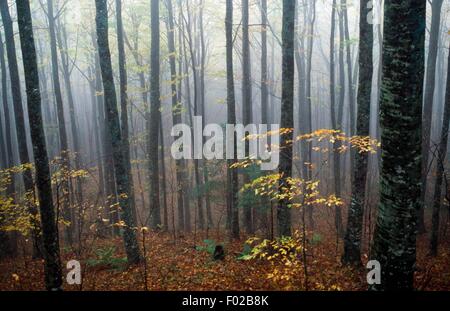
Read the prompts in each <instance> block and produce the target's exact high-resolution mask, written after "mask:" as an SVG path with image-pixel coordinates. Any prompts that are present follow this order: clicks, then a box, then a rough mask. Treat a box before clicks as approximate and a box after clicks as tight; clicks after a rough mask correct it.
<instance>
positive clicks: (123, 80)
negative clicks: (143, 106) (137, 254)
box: [116, 0, 137, 223]
mask: <svg viewBox="0 0 450 311" xmlns="http://www.w3.org/2000/svg"><path fill="white" fill-rule="evenodd" d="M116 19H117V48H118V50H119V53H118V54H119V80H120V108H121V109H120V119H121V131H122V141H123V144H124V146H123V148H124V156H125V162H126V165H127V166H126V173H127V174H128V180H129V183H130V194H129V195H130V208H131V210H132V212H133V218H134V222H135V223H136V222H137V216H136V205H135V200H134V182H133V173H132V170H131V156H130V134H129V129H128V78H127V70H126V66H127V63H126V57H125V44H124V40H123V36H124V35H123V23H122V0H116Z"/></svg>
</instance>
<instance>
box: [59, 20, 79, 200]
mask: <svg viewBox="0 0 450 311" xmlns="http://www.w3.org/2000/svg"><path fill="white" fill-rule="evenodd" d="M58 24H59V25H58V27H57V28H56V29H55V30H56V39H57V42H58V45H59V53H60V57H61V64H62V73H63V78H64V85H65V88H66V92H67V102H68V104H69V116H70V128H71V132H72V140H73V147H74V152H75V153H76V154H75V168H76V169H81V167H82V165H81V162H82V159H81V150H80V142H79V141H80V139H79V137H78V135H79V131H78V126H77V121H76V118H75V106H74V99H73V92H72V83H71V80H70V79H71V77H70V76H71V71H70V68H69V55H68V52H67V51H68V45H67V34H66V29H65V26H64V25H62V24H61V22H60V19H58ZM76 187H77V200H78V204H80V205H81V204H82V203H83V189H82V179H81V178H77V184H76Z"/></svg>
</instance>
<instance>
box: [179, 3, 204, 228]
mask: <svg viewBox="0 0 450 311" xmlns="http://www.w3.org/2000/svg"><path fill="white" fill-rule="evenodd" d="M186 7H188V8H189V1H188V0H186ZM180 10H181V15H182V18H183V20H184V25H185V26H186V28H185V29H183V31H186V32H187V39H188V40H187V41H188V45H189V54H190V59H191V67H192V78H193V80H194V81H193V82H194V83H193V84H194V85H193V88H194V116H198V108H199V101H198V90H199V87H198V72H197V62H196V58H195V51H194V42H193V41H194V40H193V36H192V29H191V27H192V22H191V13H190V11H189V10H188V12H187V18H186V17H185V16H184V14H183V7H182V5H181V2H180ZM184 54H185V57H186V53H184ZM187 65H188V61H187V58H186V66H187ZM186 71H188V70H186ZM187 81H189V79H187ZM187 87H188V90H190V86H189V83H188V84H187ZM187 95H188V98H190V92H189V93H188V94H187ZM188 102H189V105H188V110H189V113H191V104H190V99H189V101H188ZM191 117H192V115H191ZM202 125H203V124H202ZM192 126H193V125H192V118H191V128H192ZM192 135H194V134H193V133H192ZM192 138H193V136H192ZM199 169H200V164H199V160H198V159H194V175H195V184H196V186H197V213H196V215H198V224H199V228H200V229H203V228H204V225H205V216H204V213H203V196H202V194H201V187H202V178H201V175H200V171H199ZM195 225H197V222H196V223H195Z"/></svg>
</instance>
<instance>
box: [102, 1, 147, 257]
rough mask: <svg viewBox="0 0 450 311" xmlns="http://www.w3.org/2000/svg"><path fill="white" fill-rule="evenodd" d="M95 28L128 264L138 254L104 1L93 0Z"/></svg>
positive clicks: (138, 255)
mask: <svg viewBox="0 0 450 311" xmlns="http://www.w3.org/2000/svg"><path fill="white" fill-rule="evenodd" d="M95 6H96V17H95V22H96V28H97V45H98V51H99V58H100V68H101V72H102V81H103V91H104V105H105V109H106V112H107V113H106V123H107V126H108V130H109V133H110V135H111V142H112V151H113V159H114V170H115V175H116V187H117V193H118V200H119V206H120V208H121V210H122V213H121V216H122V217H123V221H124V223H125V226H124V228H123V231H124V233H123V239H124V244H125V250H126V253H127V258H128V262H129V263H132V264H134V263H139V262H140V261H141V255H140V252H139V246H138V242H137V238H136V232H135V231H134V230H135V229H134V228H135V226H136V225H135V223H134V219H133V212H132V210H131V206H130V196H129V195H130V191H131V188H130V182H129V176H128V174H127V163H126V157H125V152H124V143H123V140H122V135H121V132H120V121H119V113H118V111H117V98H116V91H115V86H114V78H113V72H112V65H111V53H110V50H109V42H108V10H107V4H106V0H96V1H95Z"/></svg>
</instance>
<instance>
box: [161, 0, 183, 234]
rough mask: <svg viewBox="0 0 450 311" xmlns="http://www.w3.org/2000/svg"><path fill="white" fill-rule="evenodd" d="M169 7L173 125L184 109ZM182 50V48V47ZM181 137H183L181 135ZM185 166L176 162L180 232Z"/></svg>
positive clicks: (167, 2) (179, 120)
mask: <svg viewBox="0 0 450 311" xmlns="http://www.w3.org/2000/svg"><path fill="white" fill-rule="evenodd" d="M166 6H167V12H168V17H167V23H166V26H167V40H168V48H169V54H170V58H169V65H170V77H171V78H170V81H171V82H170V88H171V91H172V96H171V98H172V123H173V125H176V124H180V123H181V122H182V121H181V113H182V107H181V102H180V103H179V101H178V90H177V81H178V79H179V78H178V77H177V68H176V63H175V60H176V51H175V35H174V32H175V26H174V18H173V6H172V0H166ZM180 50H181V47H180ZM180 136H181V135H180ZM180 136H178V137H174V139H175V140H176V139H178V138H179V137H180ZM185 170H186V168H185V164H184V160H182V159H181V160H175V174H176V179H177V180H176V187H177V188H176V189H177V207H178V208H177V210H178V230H184V222H185V219H184V204H185V202H184V201H183V198H184V193H183V191H184V189H185Z"/></svg>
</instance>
